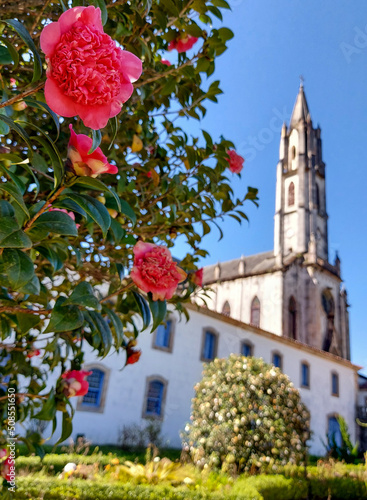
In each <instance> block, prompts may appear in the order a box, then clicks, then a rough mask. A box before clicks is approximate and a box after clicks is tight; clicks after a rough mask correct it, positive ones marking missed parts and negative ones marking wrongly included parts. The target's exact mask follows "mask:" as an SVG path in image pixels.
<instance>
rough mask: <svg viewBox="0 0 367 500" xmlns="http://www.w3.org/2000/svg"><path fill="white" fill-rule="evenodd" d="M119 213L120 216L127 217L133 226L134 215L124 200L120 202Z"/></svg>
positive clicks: (134, 221)
mask: <svg viewBox="0 0 367 500" xmlns="http://www.w3.org/2000/svg"><path fill="white" fill-rule="evenodd" d="M120 212H121V213H122V214H124V215H126V217H128V218H129V219H130V220H131V222H132V223H133V226H135V224H136V220H137V219H136V214H135V212H134V210H133V209H132V208H131V206H130V205H129V204H128V202H127V201H126V200H121V210H120Z"/></svg>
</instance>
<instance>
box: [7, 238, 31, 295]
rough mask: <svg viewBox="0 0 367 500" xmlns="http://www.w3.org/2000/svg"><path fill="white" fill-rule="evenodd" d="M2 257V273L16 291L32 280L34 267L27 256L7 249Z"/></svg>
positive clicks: (18, 251)
mask: <svg viewBox="0 0 367 500" xmlns="http://www.w3.org/2000/svg"><path fill="white" fill-rule="evenodd" d="M2 257H3V269H2V273H3V274H5V275H6V276H7V278H8V280H9V284H10V286H11V287H12V288H13V289H14V290H17V289H19V288H21V287H23V286H24V285H26V284H27V283H28V282H29V281H31V280H32V278H33V276H34V265H33V262H32V260H31V259H30V258H29V257H28V255H27V254H25V253H24V252H21V251H20V250H12V249H7V248H5V250H4V251H3V255H2Z"/></svg>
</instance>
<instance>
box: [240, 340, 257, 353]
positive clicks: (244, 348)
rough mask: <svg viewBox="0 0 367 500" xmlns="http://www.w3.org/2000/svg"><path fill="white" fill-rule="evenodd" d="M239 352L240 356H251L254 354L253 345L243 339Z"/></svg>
mask: <svg viewBox="0 0 367 500" xmlns="http://www.w3.org/2000/svg"><path fill="white" fill-rule="evenodd" d="M241 354H242V356H253V355H254V346H253V344H252V343H251V342H249V341H248V340H245V341H244V342H242V345H241Z"/></svg>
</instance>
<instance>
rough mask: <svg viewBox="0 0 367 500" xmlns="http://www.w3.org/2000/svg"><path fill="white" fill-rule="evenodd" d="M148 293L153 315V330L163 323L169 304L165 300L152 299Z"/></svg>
mask: <svg viewBox="0 0 367 500" xmlns="http://www.w3.org/2000/svg"><path fill="white" fill-rule="evenodd" d="M149 295H150V294H148V301H149V307H150V310H151V313H152V316H153V326H152V329H151V332H154V330H155V329H156V328H157V327H158V326H159V325H160V324H161V323H162V321H163V320H164V319H165V317H166V314H167V304H166V301H165V300H152V299H151V298H150V297H149Z"/></svg>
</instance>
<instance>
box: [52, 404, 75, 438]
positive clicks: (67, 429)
mask: <svg viewBox="0 0 367 500" xmlns="http://www.w3.org/2000/svg"><path fill="white" fill-rule="evenodd" d="M72 432H73V421H72V418H71V416H70V415H69V414H68V412H67V411H64V412H63V414H62V431H61V436H60V439H59V440H58V441H57V443H56V444H55V446H56V445H58V444H60V443H63V442H64V441H65V440H66V439H67V438H68V437H69V436H70V435H71V433H72Z"/></svg>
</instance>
